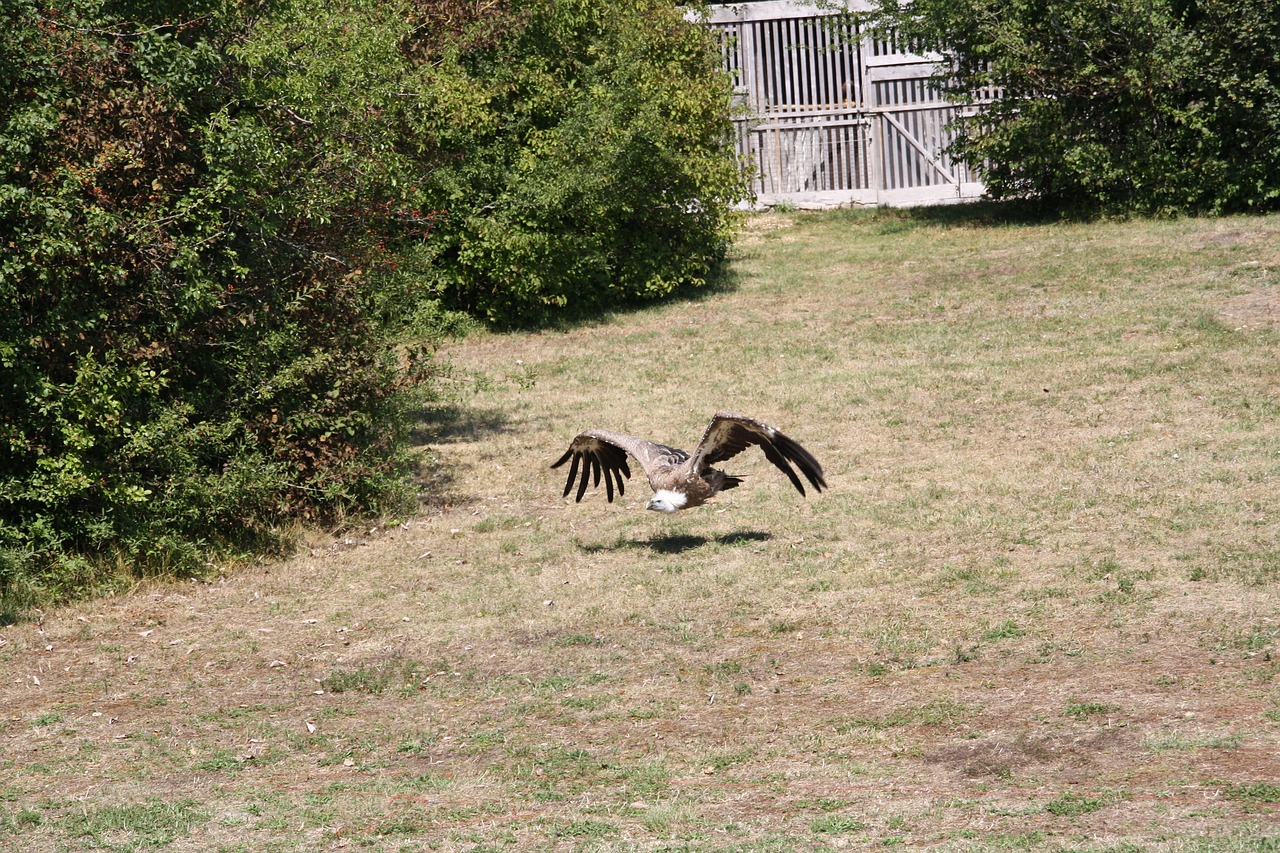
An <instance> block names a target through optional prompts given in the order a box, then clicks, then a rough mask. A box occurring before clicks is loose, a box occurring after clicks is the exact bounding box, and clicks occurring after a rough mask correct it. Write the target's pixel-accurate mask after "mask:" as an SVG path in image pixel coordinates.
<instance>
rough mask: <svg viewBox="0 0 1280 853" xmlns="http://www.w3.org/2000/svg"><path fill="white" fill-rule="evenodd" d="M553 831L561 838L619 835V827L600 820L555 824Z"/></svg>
mask: <svg viewBox="0 0 1280 853" xmlns="http://www.w3.org/2000/svg"><path fill="white" fill-rule="evenodd" d="M551 832H552V834H553V835H555V836H557V837H561V838H606V837H608V836H610V835H617V834H618V827H617V825H616V824H612V823H606V822H605V821H599V820H574V821H569V822H568V823H558V824H556V825H554V826H553V827H552V830H551Z"/></svg>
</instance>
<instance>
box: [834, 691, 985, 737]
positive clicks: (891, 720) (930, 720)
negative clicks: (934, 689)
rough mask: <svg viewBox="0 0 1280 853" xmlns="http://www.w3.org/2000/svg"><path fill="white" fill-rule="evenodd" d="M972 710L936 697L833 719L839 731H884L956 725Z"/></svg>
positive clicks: (969, 714) (971, 715)
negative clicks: (879, 714) (870, 713)
mask: <svg viewBox="0 0 1280 853" xmlns="http://www.w3.org/2000/svg"><path fill="white" fill-rule="evenodd" d="M975 713H976V712H975V710H974V709H973V708H971V707H969V706H967V705H964V704H962V703H960V702H955V701H953V700H951V699H935V700H932V701H930V702H926V703H925V704H923V705H917V706H908V705H903V706H899V707H897V708H894V709H893V710H892V711H891V712H889V713H888V714H886V715H885V716H883V717H841V718H839V719H837V720H835V721H833V723H834V725H835V729H836V731H837V732H839V733H847V732H850V731H854V730H857V729H870V730H872V731H885V730H887V729H892V728H898V727H901V726H910V725H923V726H956V725H960V724H961V723H964V722H966V721H967V720H969V719H971V718H972V717H973V715H974V714H975Z"/></svg>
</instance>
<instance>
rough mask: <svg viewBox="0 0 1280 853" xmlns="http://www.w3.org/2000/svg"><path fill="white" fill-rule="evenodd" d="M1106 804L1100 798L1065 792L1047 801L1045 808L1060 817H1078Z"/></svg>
mask: <svg viewBox="0 0 1280 853" xmlns="http://www.w3.org/2000/svg"><path fill="white" fill-rule="evenodd" d="M1106 804H1107V803H1106V801H1105V800H1103V799H1100V798H1095V797H1085V796H1080V795H1078V794H1063V795H1062V796H1061V797H1058V798H1057V799H1053V800H1050V801H1049V802H1047V803H1045V806H1044V810H1045V811H1047V812H1048V813H1049V814H1052V815H1057V816H1058V817H1077V816H1079V815H1085V814H1090V813H1091V812H1096V811H1097V810H1098V809H1100V808H1102V807H1103V806H1105V805H1106Z"/></svg>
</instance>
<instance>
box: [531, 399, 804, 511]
mask: <svg viewBox="0 0 1280 853" xmlns="http://www.w3.org/2000/svg"><path fill="white" fill-rule="evenodd" d="M753 445H755V446H758V447H759V448H760V449H761V450H763V451H764V455H765V458H766V459H768V460H769V461H770V462H772V463H773V464H774V465H775V466H777V468H778V470H780V471H782V473H784V474H786V475H787V478H788V479H790V480H791V484H792V485H794V486H795V487H796V489H798V490H799V492H800V494H801V495H803V494H804V484H803V483H801V482H800V477H799V476H798V475H797V474H796V472H795V469H794V468H792V467H791V466H792V465H795V466H796V468H799V469H800V473H801V474H804V476H805V479H807V480H808V481H809V483H810V484H811V485H812V486H813V488H814V489H815V490H817V491H819V492H821V491H822V490H823V489H825V488H826V487H827V481H826V480H824V479H823V477H822V466H821V465H819V464H818V460H817V459H814V458H813V454H811V453H810V452H809V451H807V450H805V449H804V448H803V447H801V446H800V445H799V444H797V443H796V442H795V441H794V440H792V439H790V438H788V437H787V436H785V435H783V434H782V433H780V432H778V431H777V430H776V429H774V428H773V427H771V426H769V425H768V424H766V423H764V422H762V421H758V420H756V419H755V418H748V417H746V416H745V415H739V414H735V413H734V412H716V413H715V416H714V417H712V418H711V423H710V425H708V426H707V430H706V432H704V433H703V434H702V440H701V441H699V442H698V446H697V448H695V449H694V451H693V453H692V454H690V453H687V452H685V451H683V450H678V449H676V448H674V447H668V446H667V445H665V444H657V443H655V442H652V441H648V440H647V439H643V438H637V437H635V436H634V435H623V434H622V433H620V432H613V431H612V430H607V429H589V430H586V431H585V432H580V433H578V435H577V436H576V437H575V438H574V439H573V441H572V442H571V443H570V444H569V449H568V450H566V451H565V453H564V455H563V456H561V457H560V458H559V459H558V460H556V461H555V462H554V463H552V465H551V467H552V468H559V467H560V466H561V465H563V464H564V463H566V462H568V461H569V460H570V459H572V460H573V464H572V465H571V466H570V467H569V480H568V482H566V483H565V486H564V496H565V497H568V496H569V492H570V491H572V490H573V483H574V481H575V480H577V481H578V494H577V496H576V497H575V498H574V500H575V501H581V500H582V496H583V495H584V494H586V491H587V485H588V483H589V482H590V481H594V483H595V485H596V486H599V485H600V478H601V476H603V477H604V486H605V493H606V494H607V495H608V498H609V501H610V502H612V501H613V490H614V487H615V486H616V487H617V490H618V494H619V496H621V495H622V494H623V481H624V480H625V479H626V478H628V477H630V476H631V469H630V468H629V467H628V466H627V454H628V453H629V454H631V455H632V456H634V457H635V458H636V460H637V461H639V463H640V467H642V468H643V469H644V473H645V476H646V477H648V478H649V486H650V488H652V489H653V492H654V494H653V498H652V499H651V500H650V501H649V503H648V505H647V506H646V507H645V509H652V510H656V511H658V512H676V511H678V510H682V509H692V508H693V507H695V506H702V505H703V504H704V503H706V502H707V501H708V500H709V499H711V498H712V497H714V496H715V495H716V494H717V493H718V492H722V491H724V490H725V489H732V488H734V487H735V486H737V485H738V484H739V483H741V482H742V478H741V477H735V476H732V475H730V474H726V473H725V472H723V471H720V470H718V469H716V468H712V467H711V466H712V465H714V464H716V463H717V462H723V461H724V460H726V459H732V458H733V457H734V456H737V455H738V454H739V453H741V452H742V451H744V450H746V449H747V448H748V447H751V446H753Z"/></svg>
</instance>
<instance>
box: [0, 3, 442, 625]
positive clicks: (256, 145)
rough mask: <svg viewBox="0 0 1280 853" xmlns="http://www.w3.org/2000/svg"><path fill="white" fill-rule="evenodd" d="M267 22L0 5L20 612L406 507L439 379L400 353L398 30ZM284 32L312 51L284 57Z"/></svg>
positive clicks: (416, 311) (9, 493) (2, 277)
mask: <svg viewBox="0 0 1280 853" xmlns="http://www.w3.org/2000/svg"><path fill="white" fill-rule="evenodd" d="M142 10H145V15H144V12H143V11H142ZM261 11H263V9H262V8H254V9H247V8H246V6H245V5H243V4H235V3H227V4H222V3H220V2H217V0H209V2H206V3H204V4H191V3H188V2H182V3H177V2H173V3H171V4H168V5H166V4H165V3H139V4H137V8H135V7H134V4H130V3H123V2H121V3H114V4H104V3H101V2H93V0H79V2H59V3H56V4H55V3H39V2H36V0H14V2H12V3H8V4H6V5H5V6H4V9H3V11H2V12H0V29H2V30H3V32H4V36H3V38H0V72H2V73H3V77H4V80H5V82H6V83H7V84H8V85H7V90H8V91H9V92H10V93H11V96H10V97H8V98H7V99H6V100H5V101H4V102H3V104H0V244H3V245H4V246H5V252H4V260H3V262H2V264H0V302H2V304H3V305H4V308H3V311H0V413H2V414H0V586H3V588H4V591H5V593H6V595H7V596H8V597H9V598H11V599H13V598H15V597H20V596H21V595H49V594H52V593H55V592H56V593H59V594H69V595H74V594H78V593H80V592H83V591H84V590H85V589H87V588H89V587H91V586H93V585H94V584H95V583H97V582H99V580H100V579H101V574H102V572H103V569H104V566H106V567H109V566H110V564H111V563H112V562H115V561H119V562H122V563H128V564H133V565H143V566H148V565H150V566H160V567H167V568H170V569H175V570H179V571H181V570H191V569H194V568H196V567H198V566H199V565H200V564H201V562H202V560H203V559H204V558H205V556H206V554H207V552H208V551H209V550H210V549H213V548H227V547H231V548H241V547H254V548H258V547H263V546H264V545H269V544H270V543H271V542H272V541H273V539H274V536H275V530H274V528H276V526H278V525H280V524H282V523H285V522H286V521H288V520H290V519H294V518H297V517H304V518H312V519H333V518H335V517H339V516H341V514H343V513H344V512H346V511H348V510H349V509H352V508H355V509H360V510H368V509H370V508H375V509H376V508H377V507H379V506H380V505H382V504H381V503H380V502H384V501H387V500H391V501H393V502H394V501H397V500H402V498H403V491H404V489H403V486H402V478H401V476H400V475H401V474H402V472H403V469H404V456H403V453H402V452H401V451H400V447H401V445H402V442H401V440H400V438H401V432H402V430H403V426H402V425H403V423H404V418H403V416H402V414H403V412H404V408H405V405H406V396H405V391H406V389H408V388H409V387H411V386H412V385H413V384H414V383H415V382H417V381H418V380H419V379H421V378H422V377H423V375H424V372H423V367H424V364H425V363H424V361H423V359H422V354H421V353H418V352H413V351H409V350H405V349H403V348H399V347H398V346H397V344H398V343H399V342H400V339H401V337H402V333H403V332H404V331H405V328H406V320H407V319H408V318H413V319H420V317H421V314H422V312H423V309H422V308H421V307H420V306H419V305H415V304H413V303H414V302H415V300H417V301H418V302H420V303H426V300H425V299H424V298H423V294H421V293H418V294H415V293H414V289H415V287H416V288H420V287H421V285H411V284H410V283H408V282H409V279H408V278H406V275H405V272H404V271H403V270H399V269H395V268H394V267H395V264H394V263H391V262H389V261H388V260H387V258H388V257H390V256H391V255H392V254H393V252H394V248H395V245H396V244H397V243H401V242H413V241H416V242H421V238H422V234H423V233H424V232H425V231H426V230H427V229H428V228H429V220H428V219H427V218H426V217H423V216H421V215H420V212H419V211H418V210H417V209H416V206H415V205H416V203H417V199H416V198H414V197H413V195H412V193H411V191H410V190H408V189H407V188H408V187H409V186H410V184H409V182H408V181H407V180H406V176H408V175H411V174H416V173H417V172H419V171H420V170H421V169H422V166H423V163H422V162H421V158H420V157H419V155H420V153H421V152H418V151H415V150H413V149H412V148H411V147H408V148H406V149H399V148H397V147H396V145H397V143H399V142H401V141H402V140H403V136H402V134H403V129H402V127H398V126H397V124H396V120H398V119H400V117H401V114H402V113H405V112H407V110H405V109H402V108H401V105H400V99H396V98H395V97H394V90H395V83H396V81H397V74H396V73H395V72H396V71H397V70H398V69H401V68H403V67H406V63H404V62H403V60H402V58H401V57H400V54H399V53H398V51H397V48H396V38H397V37H398V35H399V27H400V26H401V24H400V23H399V22H398V21H397V20H396V19H395V18H394V16H393V15H392V14H390V13H387V14H383V15H382V16H381V17H379V16H378V14H377V12H376V7H375V6H374V5H373V4H371V3H370V4H366V5H365V7H363V9H362V15H363V17H364V20H363V24H364V26H361V27H351V26H347V25H346V24H347V23H349V22H345V23H344V22H343V21H341V19H340V18H339V16H338V14H337V13H336V12H334V13H330V14H328V15H321V14H314V13H313V14H311V15H309V16H308V17H307V18H306V20H305V21H304V20H303V17H302V16H301V15H299V14H295V13H294V10H293V8H292V7H291V6H289V5H287V4H275V7H274V12H275V15H274V16H272V17H269V18H260V17H258V13H260V12H261ZM348 13H350V12H349V10H348ZM164 21H177V22H178V23H161V22H164ZM288 26H293V27H296V28H297V31H295V32H294V33H293V35H294V36H295V38H298V39H301V38H304V37H307V36H309V37H310V38H311V49H310V51H298V52H293V53H288V54H286V50H285V48H284V46H283V39H282V38H281V29H282V28H284V27H288ZM379 111H381V116H382V120H375V119H374V118H373V116H375V115H377V114H378V113H379ZM402 187H404V189H402ZM427 313H429V311H428V312H427ZM397 492H399V493H400V494H397Z"/></svg>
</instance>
